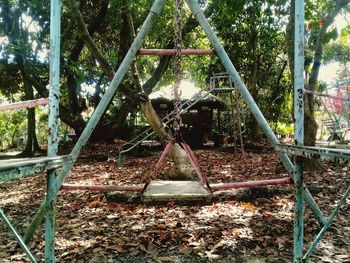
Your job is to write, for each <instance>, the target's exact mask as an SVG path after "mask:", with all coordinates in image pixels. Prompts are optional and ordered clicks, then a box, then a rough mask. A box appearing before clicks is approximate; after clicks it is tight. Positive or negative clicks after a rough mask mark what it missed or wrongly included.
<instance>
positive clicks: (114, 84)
mask: <svg viewBox="0 0 350 263" xmlns="http://www.w3.org/2000/svg"><path fill="white" fill-rule="evenodd" d="M165 1H166V0H156V1H155V2H154V3H153V5H152V7H151V10H150V12H149V14H148V16H147V18H146V20H145V22H144V24H143V25H142V27H141V29H140V31H139V32H138V34H137V36H136V38H135V40H134V42H133V44H132V45H131V47H130V49H129V51H128V53H127V54H126V56H125V58H124V60H123V62H122V63H121V65H120V67H119V68H118V70H117V72H116V74H115V75H114V77H113V79H112V81H111V83H110V85H109V88H108V89H107V91H106V92H105V94H104V96H103V97H102V99H101V101H100V103H99V104H98V106H97V108H96V110H95V111H94V113H93V115H92V116H91V119H90V121H89V122H88V123H87V125H86V127H85V129H84V130H83V132H82V134H81V136H80V137H79V139H78V141H77V143H76V144H75V146H74V148H73V150H72V152H71V155H72V156H73V160H74V161H76V159H77V158H78V155H79V153H80V151H81V149H82V147H84V145H85V144H86V142H87V141H88V139H89V137H90V136H91V134H92V132H93V130H94V129H95V127H96V125H97V123H98V122H99V120H100V119H101V117H102V115H103V113H104V112H105V110H106V109H107V107H108V105H109V102H110V101H111V100H112V98H113V97H114V95H115V93H116V91H117V89H118V87H119V85H120V83H121V81H122V80H123V78H124V76H125V74H126V72H127V71H128V68H129V66H130V64H131V62H132V60H133V59H134V58H135V56H136V54H137V52H138V50H139V49H140V47H141V45H142V42H143V40H144V38H145V37H146V36H147V34H148V33H149V31H150V30H151V28H152V25H153V23H154V21H155V19H156V17H157V16H158V15H159V13H160V11H161V10H162V7H163V5H164V3H165ZM73 165H74V164H69V165H67V166H64V167H63V168H62V170H61V172H60V173H59V174H58V176H57V178H56V185H57V190H59V189H60V187H61V185H62V184H63V182H64V180H65V179H66V177H67V175H68V173H69V172H70V170H71V169H72V167H73ZM45 213H46V200H44V201H43V202H42V204H41V206H40V208H39V209H38V211H37V213H36V215H35V217H34V219H33V221H32V223H31V224H30V226H29V228H28V230H27V232H26V234H25V236H24V241H25V242H26V243H28V242H29V240H30V239H31V238H32V236H33V234H34V232H35V230H36V229H37V227H38V225H39V224H40V222H41V220H42V218H43V216H44V214H45Z"/></svg>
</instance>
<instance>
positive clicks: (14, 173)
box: [0, 155, 73, 181]
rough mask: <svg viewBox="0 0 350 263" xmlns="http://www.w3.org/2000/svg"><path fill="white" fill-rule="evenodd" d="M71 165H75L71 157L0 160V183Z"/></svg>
mask: <svg viewBox="0 0 350 263" xmlns="http://www.w3.org/2000/svg"><path fill="white" fill-rule="evenodd" d="M70 163H73V159H72V158H71V156H70V155H62V156H57V157H35V158H27V159H23V158H21V159H12V160H0V181H9V180H14V179H18V178H21V177H25V176H31V175H34V174H37V173H41V172H44V171H47V170H50V169H56V168H60V167H62V166H63V165H67V164H70Z"/></svg>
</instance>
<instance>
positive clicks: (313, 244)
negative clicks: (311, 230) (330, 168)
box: [303, 186, 350, 261]
mask: <svg viewBox="0 0 350 263" xmlns="http://www.w3.org/2000/svg"><path fill="white" fill-rule="evenodd" d="M349 195H350V186H349V187H348V189H347V190H346V191H345V193H344V195H343V197H342V198H341V199H340V201H339V203H338V204H337V206H336V208H335V209H334V210H333V211H332V213H331V214H330V216H329V217H328V220H327V222H326V224H325V225H324V226H323V227H322V229H321V230H320V232H319V233H318V234H317V236H316V237H315V239H314V241H313V242H312V243H311V245H310V248H309V249H308V250H307V252H306V253H305V255H304V258H303V259H304V260H305V261H306V260H307V259H308V258H309V257H310V255H311V254H312V253H313V252H314V250H315V249H316V246H317V244H318V243H319V242H320V240H321V239H322V237H323V235H324V233H325V232H326V231H327V229H328V228H329V227H330V226H331V224H332V222H333V220H334V218H335V217H336V215H337V214H338V213H339V211H340V209H341V208H342V206H343V205H344V204H345V202H346V200H347V198H348V197H349Z"/></svg>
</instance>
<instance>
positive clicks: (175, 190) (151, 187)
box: [143, 181, 212, 203]
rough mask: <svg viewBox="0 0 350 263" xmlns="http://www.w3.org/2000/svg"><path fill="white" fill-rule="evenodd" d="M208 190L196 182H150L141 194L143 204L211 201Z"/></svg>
mask: <svg viewBox="0 0 350 263" xmlns="http://www.w3.org/2000/svg"><path fill="white" fill-rule="evenodd" d="M211 197H212V194H211V192H210V190H209V189H208V188H207V187H206V186H203V185H202V184H201V183H200V182H198V181H151V182H150V183H149V184H148V186H147V187H146V189H145V191H144V193H143V200H144V202H146V203H147V202H170V201H180V202H181V201H205V202H208V201H210V200H211Z"/></svg>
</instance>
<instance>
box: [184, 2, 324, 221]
mask: <svg viewBox="0 0 350 263" xmlns="http://www.w3.org/2000/svg"><path fill="white" fill-rule="evenodd" d="M186 2H187V4H188V5H189V7H190V8H191V11H192V13H193V14H194V15H195V16H196V18H197V20H198V22H199V24H200V25H201V27H202V29H203V30H204V32H205V33H206V35H207V37H208V39H209V40H210V42H211V44H212V46H213V47H214V49H215V51H216V54H217V55H218V56H219V57H220V59H221V62H222V64H223V65H224V66H225V68H226V70H227V72H228V73H229V74H230V76H231V78H232V79H233V81H234V82H235V85H236V86H237V87H238V88H239V89H240V91H241V93H242V97H243V99H244V100H245V102H246V103H247V105H248V107H249V108H250V110H251V112H252V113H253V115H254V117H255V118H256V120H257V121H258V123H259V125H260V127H261V128H262V129H263V131H264V133H265V135H266V136H267V137H268V138H269V139H270V141H271V143H272V145H276V144H278V143H279V141H278V139H277V137H276V135H275V134H274V133H273V131H272V129H271V127H270V125H269V124H268V122H267V121H266V119H265V117H264V115H263V114H262V112H261V111H260V109H259V107H258V105H257V104H256V103H255V101H254V99H253V97H252V95H251V94H250V93H249V91H248V89H247V87H246V86H245V84H244V82H243V81H242V80H241V78H240V76H239V74H238V72H237V70H236V69H235V67H234V65H233V64H232V61H231V60H230V58H229V57H228V55H227V53H226V52H225V50H224V48H223V46H222V45H221V44H220V41H219V39H218V38H217V36H216V35H215V33H214V31H213V30H212V28H211V27H210V25H209V23H208V21H207V19H206V18H205V16H204V14H203V11H202V10H201V8H200V6H199V5H198V3H197V0H186ZM279 156H280V158H281V160H282V162H283V164H284V166H285V167H286V169H287V170H288V172H289V173H290V174H291V175H293V174H294V169H295V168H294V165H293V164H292V162H291V161H290V159H289V158H288V156H287V155H286V154H284V153H281V154H279ZM304 188H305V195H304V197H305V200H306V202H307V203H308V205H309V206H310V208H311V209H312V212H313V213H314V215H315V217H316V219H317V220H318V221H319V222H320V223H321V224H324V223H325V222H326V221H325V219H324V218H323V215H322V212H321V210H320V209H319V207H318V206H317V204H316V202H315V200H314V199H313V197H312V195H311V194H310V192H309V191H308V190H307V189H306V187H305V186H304Z"/></svg>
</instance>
